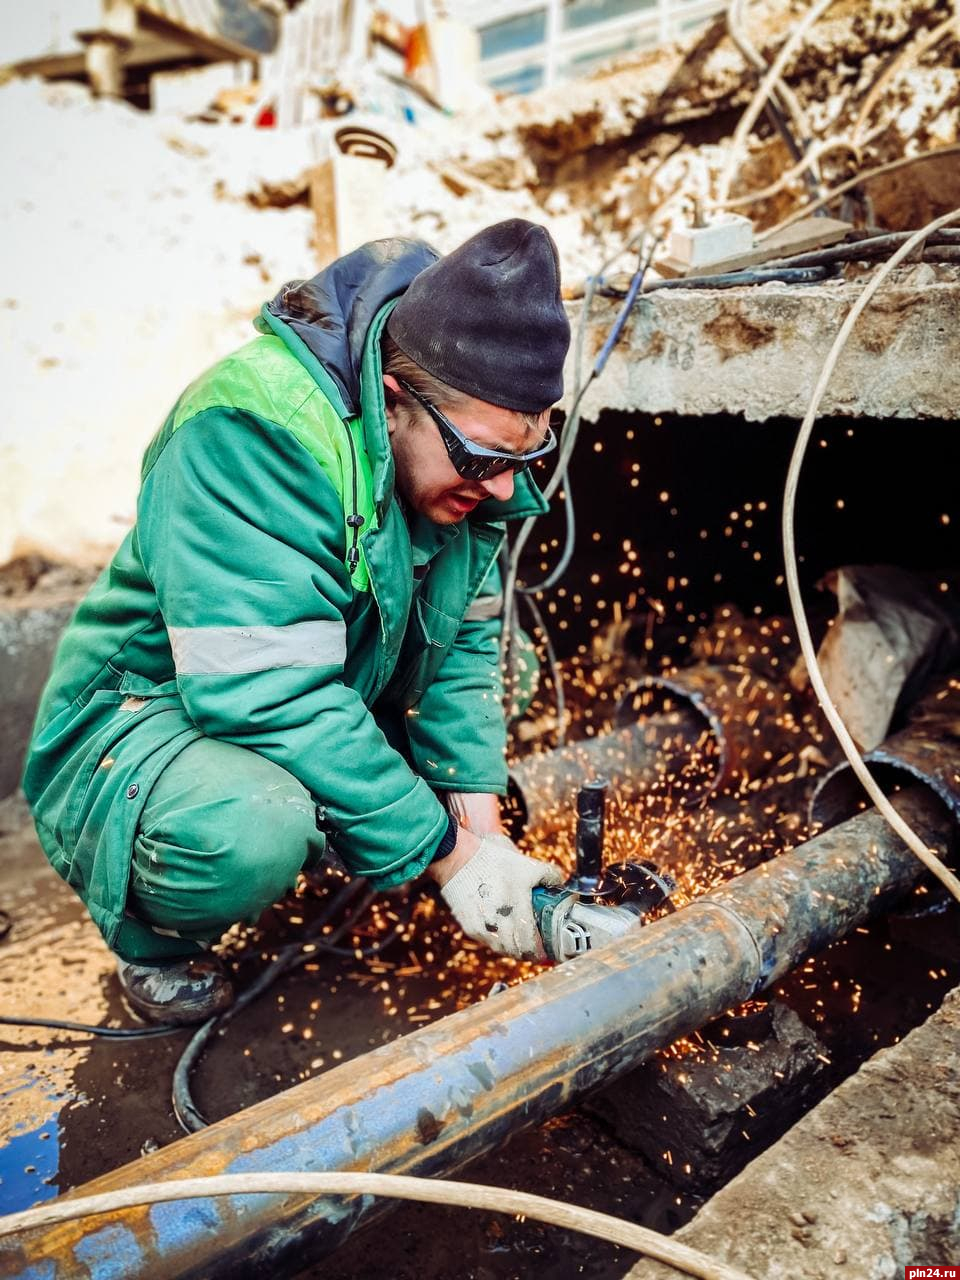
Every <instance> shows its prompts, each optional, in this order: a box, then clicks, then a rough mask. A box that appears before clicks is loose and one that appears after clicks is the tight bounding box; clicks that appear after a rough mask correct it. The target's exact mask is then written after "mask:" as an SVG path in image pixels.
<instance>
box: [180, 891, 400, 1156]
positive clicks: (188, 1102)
mask: <svg viewBox="0 0 960 1280" xmlns="http://www.w3.org/2000/svg"><path fill="white" fill-rule="evenodd" d="M361 895H362V896H361ZM376 896H377V895H376V893H375V891H374V890H372V889H369V888H368V887H367V882H366V880H365V879H364V878H363V877H362V876H358V877H357V878H356V879H354V880H348V881H347V883H346V884H345V885H343V887H342V888H341V889H340V890H339V891H338V892H337V893H335V894H334V895H333V898H332V899H331V901H330V903H329V904H328V906H327V909H326V910H325V911H324V913H323V915H322V916H321V917H320V918H319V919H318V920H317V921H316V922H315V923H314V925H313V928H312V930H311V931H310V933H309V934H308V935H307V936H306V937H305V938H300V939H298V940H297V941H296V942H293V943H291V944H290V945H289V946H287V947H285V948H284V949H283V950H282V951H281V952H280V953H279V954H278V956H277V957H276V959H275V960H273V961H272V962H271V963H270V964H269V965H267V967H266V969H264V971H263V972H262V973H261V974H260V976H259V977H258V978H257V979H256V981H254V982H252V983H251V984H250V986H249V987H247V989H246V991H244V992H243V994H242V995H240V996H239V997H238V998H237V999H236V1000H235V1001H234V1002H233V1004H232V1005H231V1006H230V1008H229V1009H225V1010H224V1012H223V1013H221V1014H219V1015H218V1016H217V1017H214V1018H210V1019H208V1020H207V1021H206V1022H205V1023H204V1024H203V1025H202V1026H201V1027H200V1028H199V1029H198V1030H197V1031H195V1032H194V1034H193V1037H192V1038H191V1040H190V1043H189V1044H188V1045H187V1047H186V1048H185V1049H184V1051H183V1053H182V1054H181V1056H180V1060H179V1062H178V1063H177V1065H176V1068H175V1070H174V1073H173V1091H172V1100H173V1110H174V1113H175V1115H176V1117H177V1120H178V1121H179V1122H180V1126H181V1128H182V1129H183V1130H184V1131H185V1132H186V1133H196V1132H198V1131H199V1130H200V1129H204V1128H206V1126H207V1124H208V1121H207V1120H206V1119H205V1117H204V1116H203V1113H202V1112H201V1111H200V1110H199V1108H198V1107H197V1106H196V1104H195V1103H194V1101H193V1096H192V1094H191V1089H190V1076H191V1074H192V1072H193V1070H194V1068H195V1067H196V1065H197V1063H198V1062H199V1061H200V1059H201V1058H202V1057H203V1054H204V1052H205V1050H206V1046H207V1043H208V1042H209V1040H210V1038H211V1036H212V1035H213V1034H214V1032H220V1031H222V1030H223V1028H224V1027H225V1026H226V1025H227V1024H228V1023H229V1022H231V1021H232V1020H233V1019H234V1018H235V1017H236V1015H237V1014H238V1013H240V1012H241V1011H242V1010H243V1009H246V1008H247V1006H248V1005H251V1004H252V1003H253V1002H254V1000H256V999H257V998H258V997H259V996H261V995H262V994H263V993H264V992H265V991H266V990H267V988H268V987H270V986H272V984H273V983H274V982H275V981H276V980H277V978H279V977H280V975H281V974H283V973H286V972H289V971H290V970H292V969H295V968H297V967H298V966H299V965H301V964H306V963H308V962H309V961H310V960H311V959H312V958H313V956H314V955H315V954H316V953H317V951H322V952H324V953H327V954H332V955H342V956H346V957H355V956H356V954H357V950H356V949H352V948H348V947H338V946H337V945H336V943H337V942H338V940H339V939H340V938H342V937H343V935H344V934H345V933H346V932H347V931H348V930H349V929H350V928H351V927H352V925H353V924H354V923H355V922H356V920H357V919H358V918H359V917H360V916H361V915H363V913H364V912H365V911H366V910H367V908H368V907H369V906H370V904H371V903H372V902H373V901H374V899H375V898H376ZM358 897H359V899H360V901H359V904H355V899H357V898H358ZM344 907H346V908H347V909H348V910H347V915H346V917H345V918H344V919H343V920H342V921H341V922H340V924H338V925H337V926H336V927H335V928H334V929H333V930H331V932H330V933H329V934H328V935H327V936H326V937H323V938H320V939H318V938H317V936H316V935H317V934H318V933H320V931H321V930H322V929H323V928H325V927H326V925H327V924H328V923H329V921H330V919H331V918H332V917H333V916H334V915H336V914H337V912H338V911H340V910H341V909H342V908H344ZM408 923H409V921H401V922H400V924H398V925H397V927H396V928H395V929H394V930H393V931H392V932H391V933H390V934H388V935H387V937H386V938H384V939H383V941H382V942H379V943H376V944H374V945H373V946H371V947H367V948H363V949H361V955H378V954H380V952H382V951H384V950H385V949H386V948H387V947H388V946H390V945H391V944H392V943H393V942H395V941H396V940H397V938H398V937H399V936H400V934H401V933H402V932H403V930H404V929H405V928H406V926H407V924H408ZM305 945H311V947H312V949H311V950H310V951H305V950H304V946H305Z"/></svg>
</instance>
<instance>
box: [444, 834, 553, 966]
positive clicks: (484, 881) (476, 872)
mask: <svg viewBox="0 0 960 1280" xmlns="http://www.w3.org/2000/svg"><path fill="white" fill-rule="evenodd" d="M562 883H563V874H562V873H561V871H560V868H559V867H555V866H554V865H553V863H552V862H539V861H538V860H537V859H536V858H528V857H527V856H526V854H523V853H521V852H520V850H519V849H518V848H517V846H516V845H515V844H514V843H513V841H512V840H510V839H508V838H507V836H504V835H499V834H497V835H485V836H483V837H482V838H481V840H480V848H479V849H478V850H477V851H476V853H475V854H474V855H473V856H472V857H471V858H470V860H469V862H466V863H464V865H463V866H462V867H461V868H460V870H459V871H458V872H457V873H456V874H455V875H453V876H451V877H450V879H449V880H448V881H447V882H446V884H445V885H444V886H443V888H442V889H441V890H440V892H441V894H442V895H443V900H444V902H446V904H447V906H448V907H449V908H450V910H451V911H452V912H453V915H454V918H455V919H456V921H457V924H458V925H459V926H460V928H461V929H462V930H463V932H464V933H465V934H466V935H467V937H468V938H472V939H473V940H474V942H483V943H485V944H486V945H487V946H488V947H490V949H491V950H493V951H498V952H499V953H500V954H501V955H507V956H516V957H517V958H518V959H526V960H544V959H546V952H545V951H544V949H543V942H542V940H541V938H540V932H539V930H538V929H537V926H536V923H535V921H534V915H533V898H532V893H533V889H534V886H535V885H538V884H544V885H550V886H557V885H560V884H562Z"/></svg>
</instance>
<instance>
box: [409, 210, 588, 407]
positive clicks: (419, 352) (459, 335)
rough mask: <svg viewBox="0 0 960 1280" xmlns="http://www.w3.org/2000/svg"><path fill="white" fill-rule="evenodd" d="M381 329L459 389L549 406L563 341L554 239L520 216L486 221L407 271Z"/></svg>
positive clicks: (498, 400) (555, 395)
mask: <svg viewBox="0 0 960 1280" xmlns="http://www.w3.org/2000/svg"><path fill="white" fill-rule="evenodd" d="M387 332H388V333H389V335H390V337H391V338H392V339H393V340H394V342H395V343H396V344H397V346H398V347H399V348H400V350H401V351H402V352H403V353H404V354H405V355H407V356H409V357H410V359H411V360H412V361H413V362H414V363H415V364H418V365H419V366H420V368H421V369H425V370H426V371H427V373H432V374H433V376H434V377H435V378H439V379H440V380H441V381H442V382H445V383H447V385H448V386H451V387H456V388H457V390H458V391H464V392H466V394H467V395H469V396H475V397H476V398H477V399H478V400H486V401H487V402H488V403H489V404H496V405H500V406H501V407H502V408H504V409H516V410H518V411H519V412H522V413H539V412H540V410H541V409H547V408H549V407H550V405H552V404H555V403H556V402H557V401H558V400H559V399H560V397H561V396H562V395H563V360H564V356H565V355H566V354H567V347H568V346H569V345H570V325H569V323H568V321H567V317H566V314H565V312H564V310H563V303H562V301H561V299H560V262H559V258H558V256H557V248H556V245H555V244H554V243H553V241H552V240H551V238H550V235H549V233H548V232H547V230H546V229H545V228H544V227H540V226H537V225H536V224H535V223H533V222H527V221H525V220H524V219H523V218H510V219H509V220H508V221H506V222H498V223H496V225H495V226H492V227H487V228H486V229H485V230H483V231H480V232H478V233H477V234H476V235H475V236H472V237H471V238H470V239H469V240H468V241H467V242H466V244H462V245H461V246H460V248H459V249H454V251H453V253H449V254H447V256H446V257H445V258H441V259H440V260H439V261H438V262H435V263H433V265H432V266H429V267H427V268H426V270H425V271H421V272H420V274H419V275H418V276H416V277H415V278H414V280H413V282H412V284H411V285H410V287H409V288H408V289H407V291H406V293H405V294H404V295H403V297H402V298H401V299H400V301H399V302H398V303H397V305H396V307H395V308H394V310H393V312H392V314H391V316H390V318H389V320H388V321H387Z"/></svg>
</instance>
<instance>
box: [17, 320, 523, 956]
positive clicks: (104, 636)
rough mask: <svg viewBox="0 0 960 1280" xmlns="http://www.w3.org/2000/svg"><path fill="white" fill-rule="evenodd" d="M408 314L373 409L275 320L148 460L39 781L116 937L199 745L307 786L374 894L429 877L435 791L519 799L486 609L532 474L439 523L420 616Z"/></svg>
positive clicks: (61, 838) (37, 751)
mask: <svg viewBox="0 0 960 1280" xmlns="http://www.w3.org/2000/svg"><path fill="white" fill-rule="evenodd" d="M390 306H391V304H387V305H385V306H383V307H382V308H381V309H380V311H379V312H378V313H377V315H376V318H375V320H374V322H373V323H372V324H371V325H370V327H369V330H368V332H367V334H366V336H365V340H364V344H363V360H362V368H361V370H360V371H359V372H360V386H361V397H360V405H359V408H360V413H359V415H357V416H354V417H351V418H346V419H345V418H344V417H342V416H341V414H340V413H339V412H338V411H337V408H336V407H335V403H334V401H336V400H337V399H338V397H337V396H336V394H335V388H333V387H332V384H330V383H329V381H326V382H325V380H324V376H323V371H322V370H320V371H318V369H317V368H316V367H315V362H313V365H311V360H310V359H309V358H304V356H303V353H302V351H301V350H300V347H302V345H303V344H302V342H300V340H299V339H298V338H297V337H296V335H294V334H292V332H290V331H288V328H287V326H285V325H284V323H283V322H282V321H279V320H277V319H276V318H275V317H274V318H272V320H271V323H270V326H269V327H270V330H271V332H269V333H265V334H261V336H259V337H257V338H255V339H254V340H253V341H252V342H250V343H249V344H248V345H247V346H245V347H243V348H242V349H241V350H240V351H238V352H237V353H235V354H234V355H232V356H230V357H228V358H227V359H226V360H223V361H221V362H220V363H219V364H218V365H216V366H214V368H213V369H211V370H210V371H209V372H208V373H207V374H205V375H204V376H203V377H201V378H200V379H198V381H197V382H195V383H194V384H193V385H192V386H190V387H189V388H187V390H186V391H185V392H184V394H183V395H182V396H181V398H180V400H179V401H178V402H177V404H176V406H175V407H174V409H173V411H172V412H171V414H170V416H169V417H168V419H167V421H166V422H165V424H164V426H163V427H162V428H161V430H160V431H159V432H158V434H157V436H156V437H155V439H154V440H153V442H152V443H151V445H150V447H149V448H148V450H147V453H146V455H145V458H144V466H143V473H142V486H141V492H140V497H139V501H138V507H137V519H136V524H135V526H134V528H133V529H132V530H131V531H130V533H129V534H128V536H127V537H126V538H125V540H124V542H123V544H122V546H121V547H120V548H119V550H118V551H117V553H116V555H115V556H114V558H113V561H112V562H111V564H110V565H109V566H108V568H107V569H106V570H105V571H104V573H103V574H102V575H101V577H100V579H99V580H98V582H97V583H96V584H95V586H94V587H93V588H92V590H91V592H90V594H89V595H88V597H87V598H86V599H85V600H84V602H83V603H82V604H81V606H80V608H79V610H78V612H77V614H76V616H75V618H74V620H73V622H72V623H71V625H70V627H69V628H68V630H67V632H66V633H65V635H64V638H63V640H62V642H61V645H60V648H59V650H58V653H57V657H56V659H55V663H54V667H53V671H52V674H51V677H50V680H49V682H48V685H47V689H46V691H45V694H44V697H43V700H42V703H41V707H40V711H39V713H38V717H37V723H36V727H35V730H34V736H33V741H32V744H31V750H30V754H29V756H28V761H27V768H26V773H25V777H24V788H25V791H26V793H27V797H28V799H29V801H30V803H31V806H32V807H33V810H34V815H35V818H36V821H37V828H38V831H39V834H40V838H41V842H42V844H43V846H44V849H45V851H46V853H47V855H48V856H49V858H50V860H51V862H52V863H53V865H54V867H55V868H56V869H57V871H58V872H59V873H60V874H61V875H62V876H64V878H66V879H67V880H68V881H69V882H70V883H71V884H72V885H73V886H74V888H75V889H76V890H77V891H78V892H79V893H80V895H81V897H83V898H84V900H85V901H86V903H87V905H88V907H89V909H90V911H91V915H92V916H93V918H94V920H95V921H96V923H97V925H98V926H99V927H100V929H101V930H102V932H103V933H104V936H105V938H106V940H107V943H108V944H110V943H111V942H112V941H113V940H114V939H115V938H116V934H117V932H118V930H119V927H120V923H121V921H122V917H123V910H124V902H125V899H126V892H127V881H128V875H129V860H130V846H131V843H132V840H133V836H134V833H135V830H136V823H137V820H138V817H139V812H140V809H141V808H142V805H143V802H144V801H145V799H146V796H147V794H148V793H149V790H150V787H151V785H152V783H153V781H154V780H155V779H156V777H157V776H158V775H159V772H160V771H161V770H162V769H163V768H164V767H165V765H166V764H167V763H168V762H169V760H171V759H172V758H173V757H174V756H175V755H176V754H177V752H179V751H180V750H182V749H183V747H184V746H186V745H187V743H189V742H191V741H193V740H195V739H196V738H197V737H198V736H200V735H204V734H205V735H209V736H211V737H216V738H220V739H223V740H224V741H227V742H233V743H237V744H239V745H241V746H244V747H247V748H249V749H251V750H254V751H257V752H259V753H260V754H262V755H264V756H265V757H267V758H268V759H271V760H274V761H276V762H277V763H278V764H280V765H282V766H283V767H284V768H286V769H287V770H289V772H290V773H292V774H293V775H294V776H295V777H296V778H298V779H299V780H300V781H301V782H302V783H303V784H304V785H305V786H306V787H307V788H308V789H309V791H310V792H311V794H312V795H313V796H314V798H315V799H316V801H317V803H318V804H319V805H321V806H322V807H323V809H324V810H325V812H326V818H327V822H328V823H329V826H330V829H331V831H332V833H333V838H334V840H335V842H336V846H337V850H338V852H339V853H340V854H341V856H342V857H343V858H344V860H345V861H346V863H347V864H348V866H349V867H350V869H351V870H352V871H354V872H356V873H358V874H364V875H368V876H370V877H371V879H372V880H373V882H374V883H375V884H376V885H378V886H380V887H389V886H391V885H395V884H398V883H401V882H402V881H404V880H407V879H410V878H411V877H413V876H415V875H417V874H419V873H420V872H421V871H422V870H423V868H424V867H425V866H426V864H427V863H428V862H429V860H430V858H431V856H432V854H433V852H434V851H435V849H436V846H437V843H438V841H439V839H440V837H441V835H442V834H443V832H444V830H445V828H446V821H447V819H446V813H445V810H444V809H443V807H442V805H441V804H440V802H439V801H438V799H437V797H436V796H435V794H434V790H435V789H444V788H448V789H456V790H461V791H482V792H498V793H502V792H503V791H504V790H505V785H506V768H505V763H504V739H505V731H504V724H503V716H502V711H501V684H500V675H499V669H498V663H497V637H498V633H499V621H498V618H497V616H496V613H495V612H494V610H493V609H492V608H490V607H486V606H484V605H482V604H479V603H478V602H477V597H478V594H480V598H481V600H482V599H483V593H487V594H488V595H489V594H493V595H495V593H496V591H497V589H498V581H497V578H496V570H495V560H496V555H497V551H498V549H499V546H500V543H501V540H502V524H501V522H502V521H503V520H506V519H510V518H513V517H519V516H524V515H528V514H533V513H534V512H540V511H542V510H543V509H544V505H545V504H544V503H543V499H542V498H541V497H540V495H539V493H538V492H537V491H536V489H535V487H534V486H533V484H532V482H531V481H530V480H529V477H528V476H527V475H526V474H523V475H521V476H518V478H517V485H516V492H515V494H514V497H513V499H512V500H511V501H510V502H509V503H497V502H494V501H492V500H491V501H488V502H485V503H482V504H481V506H480V507H479V508H477V510H476V512H475V513H474V514H473V515H472V516H471V518H470V519H469V520H467V521H465V522H464V523H463V524H461V525H458V526H452V527H450V528H447V529H443V530H439V527H437V526H431V529H432V530H433V532H434V533H435V534H436V537H435V538H434V540H433V541H434V543H435V545H431V550H430V559H429V568H428V570H427V572H426V574H425V575H424V576H423V578H422V580H421V584H420V589H419V591H418V592H417V594H416V599H415V600H414V598H413V596H414V592H413V572H412V565H413V557H414V553H415V551H414V543H413V542H412V541H411V530H410V529H408V526H407V522H406V520H405V519H404V516H403V514H402V512H401V510H400V507H399V505H398V503H397V501H396V499H395V496H394V492H393V461H392V454H391V451H390V446H389V437H388V434H387V426H386V419H385V410H384V403H383V386H382V379H381V368H380V348H379V336H380V333H381V330H382V327H383V324H384V323H385V320H386V316H387V314H388V313H389V310H390ZM328 393H329V394H328ZM354 493H356V506H354ZM354 509H356V511H357V512H358V513H359V514H360V515H362V516H363V518H364V523H363V526H362V536H361V537H360V539H359V549H360V553H361V554H360V560H359V563H358V565H357V568H356V569H355V571H354V572H353V573H352V574H351V573H349V572H348V569H347V549H348V547H349V545H350V541H351V539H352V530H351V529H350V528H348V526H347V524H346V518H347V516H348V515H349V514H351V513H352V512H353V511H354ZM415 537H416V530H415V529H414V538H415Z"/></svg>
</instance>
